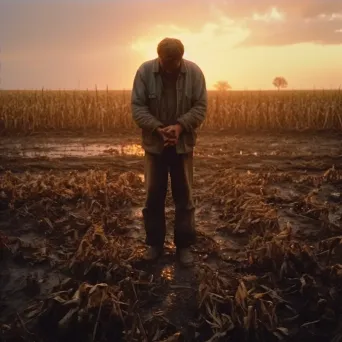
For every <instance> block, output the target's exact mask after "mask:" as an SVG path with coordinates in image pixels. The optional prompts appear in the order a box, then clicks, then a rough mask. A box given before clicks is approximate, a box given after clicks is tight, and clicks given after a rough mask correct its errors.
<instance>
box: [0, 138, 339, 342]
mask: <svg viewBox="0 0 342 342" xmlns="http://www.w3.org/2000/svg"><path fill="white" fill-rule="evenodd" d="M340 142H341V137H340V136H338V135H324V134H320V135H310V134H300V135H285V134H283V135H266V134H264V135H258V134H250V135H228V134H224V133H219V134H211V133H205V132H203V133H202V134H200V136H199V140H198V146H197V147H196V150H195V173H194V197H195V203H196V224H197V232H198V236H197V242H196V244H195V245H194V246H193V248H192V250H193V253H194V255H195V259H196V263H195V265H194V267H192V268H186V269H185V268H183V267H181V266H180V265H179V264H178V263H177V260H176V257H175V246H174V244H173V229H172V228H173V217H174V207H173V202H172V197H171V195H170V193H169V194H168V196H167V201H166V206H167V209H166V217H167V230H168V233H167V238H166V244H165V254H164V255H163V257H162V258H161V259H160V260H158V261H157V262H155V263H146V262H145V261H143V260H142V253H143V252H144V248H145V245H144V231H143V227H142V215H141V209H142V206H143V203H144V196H145V192H144V186H143V151H142V150H141V148H140V145H139V144H140V138H139V136H136V135H132V136H129V135H127V134H126V135H120V136H111V137H109V136H108V137H87V138H84V137H82V138H81V137H77V138H76V137H63V136H59V137H57V136H55V137H53V136H51V137H46V136H30V137H25V138H20V137H11V138H9V137H8V138H3V139H2V140H1V142H0V165H1V166H0V170H1V171H0V339H2V340H4V341H37V340H39V341H61V340H63V341H69V340H70V341H71V340H72V341H112V340H115V341H169V342H171V341H228V340H232V341H234V340H236V339H239V340H241V341H278V340H284V341H302V340H303V339H305V338H310V339H311V340H313V341H323V340H332V339H333V338H335V339H336V340H334V341H339V338H341V339H342V330H341V329H342V326H341V324H340V322H341V319H340V317H341V316H340V311H341V307H342V306H341V305H340V304H342V303H341V300H342V297H341V294H342V293H341V290H342V288H341V277H342V266H341V265H340V264H341V263H342V260H341V258H342V254H341V250H342V249H341V247H340V246H342V240H341V236H342V234H341V224H342V209H341V208H342V205H341V204H342V197H341V193H342V172H341V168H342V145H341V143H340Z"/></svg>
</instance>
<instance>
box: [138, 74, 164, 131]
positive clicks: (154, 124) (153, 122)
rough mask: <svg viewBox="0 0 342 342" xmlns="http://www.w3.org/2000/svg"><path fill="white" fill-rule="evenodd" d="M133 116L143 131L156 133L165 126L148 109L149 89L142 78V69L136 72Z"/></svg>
mask: <svg viewBox="0 0 342 342" xmlns="http://www.w3.org/2000/svg"><path fill="white" fill-rule="evenodd" d="M131 109H132V116H133V120H134V121H135V123H136V124H137V125H138V126H139V127H140V128H142V129H144V130H148V131H152V132H153V131H154V130H155V129H157V128H158V127H162V126H163V124H162V123H161V122H160V121H159V120H158V119H157V118H156V117H155V116H153V115H152V114H151V113H150V111H149V108H148V98H147V88H146V83H145V81H144V79H143V77H142V71H141V68H139V69H138V71H137V72H136V75H135V78H134V82H133V90H132V97H131Z"/></svg>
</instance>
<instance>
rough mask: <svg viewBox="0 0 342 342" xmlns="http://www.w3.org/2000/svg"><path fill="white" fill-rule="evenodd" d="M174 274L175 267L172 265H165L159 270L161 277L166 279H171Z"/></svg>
mask: <svg viewBox="0 0 342 342" xmlns="http://www.w3.org/2000/svg"><path fill="white" fill-rule="evenodd" d="M174 275H175V268H174V266H173V265H167V266H165V267H164V268H163V270H162V272H161V276H162V278H164V279H166V280H172V279H173V278H174Z"/></svg>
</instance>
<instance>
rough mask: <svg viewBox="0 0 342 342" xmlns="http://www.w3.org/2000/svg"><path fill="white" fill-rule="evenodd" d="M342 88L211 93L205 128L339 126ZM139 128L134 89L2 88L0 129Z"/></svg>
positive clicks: (341, 108) (90, 129) (308, 128)
mask: <svg viewBox="0 0 342 342" xmlns="http://www.w3.org/2000/svg"><path fill="white" fill-rule="evenodd" d="M341 112H342V93H341V91H340V90H336V91H335V90H331V91H323V90H319V91H280V92H278V91H260V92H257V91H236V92H235V91H234V92H227V93H226V94H224V95H219V94H218V93H216V92H209V108H208V114H207V118H206V121H205V123H204V124H203V128H204V129H231V130H294V131H296V130H322V129H324V130H333V129H334V130H335V129H341V128H342V115H341ZM134 127H136V126H135V124H134V123H133V121H132V118H131V111H130V92H128V91H122V92H120V91H25V92H21V91H2V92H0V132H2V134H4V133H8V134H10V133H12V132H17V133H32V132H45V131H61V130H68V131H82V130H83V131H88V132H108V131H113V130H119V129H132V128H134Z"/></svg>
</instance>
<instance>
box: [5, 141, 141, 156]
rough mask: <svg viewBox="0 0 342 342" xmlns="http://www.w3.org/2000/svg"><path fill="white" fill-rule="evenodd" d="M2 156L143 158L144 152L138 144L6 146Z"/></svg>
mask: <svg viewBox="0 0 342 342" xmlns="http://www.w3.org/2000/svg"><path fill="white" fill-rule="evenodd" d="M0 154H2V155H7V156H9V157H25V158H41V157H45V158H62V157H80V158H82V157H94V156H108V155H120V156H123V155H128V156H143V155H144V151H143V149H142V148H141V146H140V145H138V144H116V145H111V144H82V143H68V144H60V143H59V144H55V143H45V144H33V145H30V146H27V145H24V144H6V145H5V146H1V147H0Z"/></svg>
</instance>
